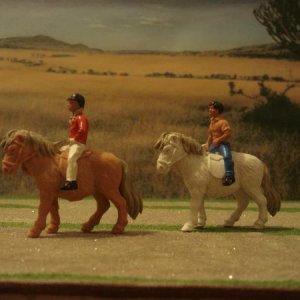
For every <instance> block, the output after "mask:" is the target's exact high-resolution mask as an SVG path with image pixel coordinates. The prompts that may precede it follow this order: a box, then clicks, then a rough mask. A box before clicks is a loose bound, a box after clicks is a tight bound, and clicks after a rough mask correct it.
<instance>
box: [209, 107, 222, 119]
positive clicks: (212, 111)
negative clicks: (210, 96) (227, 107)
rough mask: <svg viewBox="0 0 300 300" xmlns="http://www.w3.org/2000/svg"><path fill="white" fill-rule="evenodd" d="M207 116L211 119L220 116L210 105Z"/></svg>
mask: <svg viewBox="0 0 300 300" xmlns="http://www.w3.org/2000/svg"><path fill="white" fill-rule="evenodd" d="M208 114H209V116H210V117H211V118H215V117H217V116H219V115H220V113H219V111H218V110H217V109H216V108H215V107H214V106H212V105H211V106H209V107H208Z"/></svg>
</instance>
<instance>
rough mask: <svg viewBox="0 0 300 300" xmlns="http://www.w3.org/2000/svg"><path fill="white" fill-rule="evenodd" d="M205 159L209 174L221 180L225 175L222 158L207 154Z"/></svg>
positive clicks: (218, 155) (214, 154)
mask: <svg viewBox="0 0 300 300" xmlns="http://www.w3.org/2000/svg"><path fill="white" fill-rule="evenodd" d="M207 159H208V171H209V172H210V174H211V175H212V176H213V177H215V178H218V179H221V178H223V177H224V173H225V167H224V159H223V156H222V155H220V154H216V153H207Z"/></svg>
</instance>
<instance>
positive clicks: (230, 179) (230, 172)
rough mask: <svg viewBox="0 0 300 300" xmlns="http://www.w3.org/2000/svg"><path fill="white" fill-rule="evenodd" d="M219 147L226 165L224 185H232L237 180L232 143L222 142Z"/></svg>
mask: <svg viewBox="0 0 300 300" xmlns="http://www.w3.org/2000/svg"><path fill="white" fill-rule="evenodd" d="M218 148H219V151H220V153H221V154H222V156H223V158H224V167H225V178H224V185H230V184H232V183H234V182H235V178H234V164H233V161H232V155H231V148H230V144H227V143H222V144H220V146H219V147H218Z"/></svg>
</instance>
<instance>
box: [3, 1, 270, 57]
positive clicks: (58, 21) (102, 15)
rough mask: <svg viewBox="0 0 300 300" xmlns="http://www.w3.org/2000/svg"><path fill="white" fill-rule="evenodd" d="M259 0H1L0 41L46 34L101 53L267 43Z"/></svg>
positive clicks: (198, 48) (214, 48)
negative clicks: (256, 13) (258, 17)
mask: <svg viewBox="0 0 300 300" xmlns="http://www.w3.org/2000/svg"><path fill="white" fill-rule="evenodd" d="M262 2H263V0H0V38H7V37H19V36H34V35H40V34H42V35H48V36H51V37H53V38H55V39H58V40H61V41H65V42H68V43H72V44H75V43H82V44H85V45H86V46H89V47H92V48H98V49H102V50H105V51H109V50H112V51H119V50H150V51H205V50H223V49H231V48H236V47H243V46H251V45H258V44H266V43H271V42H273V40H272V39H271V37H270V36H269V35H268V33H267V31H266V29H265V28H264V27H263V26H262V25H261V24H260V23H259V22H258V21H257V20H256V19H255V17H254V15H253V9H254V8H256V7H258V6H259V4H260V3H262Z"/></svg>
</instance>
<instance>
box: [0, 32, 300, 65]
mask: <svg viewBox="0 0 300 300" xmlns="http://www.w3.org/2000/svg"><path fill="white" fill-rule="evenodd" d="M0 48H10V49H36V50H38V49H39V50H58V51H63V50H65V51H100V52H102V50H101V49H95V48H89V47H88V46H86V45H83V44H69V43H66V42H63V41H59V40H56V39H54V38H52V37H49V36H45V35H36V36H29V37H9V38H3V39H0ZM110 52H113V53H120V54H146V55H157V54H164V55H201V56H202V55H216V56H233V57H249V58H275V59H296V60H299V59H300V57H299V55H298V56H297V55H296V54H294V53H292V52H290V51H289V50H288V49H287V48H285V47H283V46H280V45H278V44H275V43H274V44H266V45H254V46H248V47H241V48H235V49H229V50H220V51H182V52H172V51H150V50H149V51H148V50H124V51H110Z"/></svg>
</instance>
